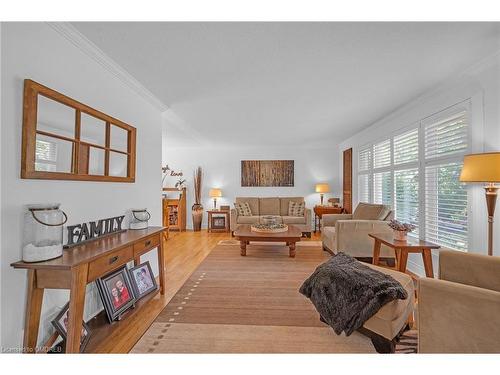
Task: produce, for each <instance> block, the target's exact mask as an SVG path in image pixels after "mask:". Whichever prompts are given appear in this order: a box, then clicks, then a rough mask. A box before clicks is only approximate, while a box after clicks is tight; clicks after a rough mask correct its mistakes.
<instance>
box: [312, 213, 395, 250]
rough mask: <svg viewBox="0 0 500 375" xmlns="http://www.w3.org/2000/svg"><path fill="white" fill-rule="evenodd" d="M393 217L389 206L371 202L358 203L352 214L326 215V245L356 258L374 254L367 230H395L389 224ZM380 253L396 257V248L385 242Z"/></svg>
mask: <svg viewBox="0 0 500 375" xmlns="http://www.w3.org/2000/svg"><path fill="white" fill-rule="evenodd" d="M392 217H393V214H392V211H391V208H390V207H389V206H386V205H383V204H369V203H359V204H358V206H357V207H356V209H355V210H354V212H353V213H352V214H328V215H323V217H322V223H321V240H322V242H323V249H324V250H325V251H328V252H329V253H331V254H336V253H337V252H340V251H341V252H344V253H346V254H349V255H351V256H353V257H355V258H372V257H373V239H372V238H371V237H369V236H368V233H392V229H391V228H390V227H389V226H388V225H387V221H388V220H390V219H392ZM380 257H381V258H389V259H394V258H395V254H394V250H391V249H390V248H388V247H386V246H383V245H382V248H381V249H380Z"/></svg>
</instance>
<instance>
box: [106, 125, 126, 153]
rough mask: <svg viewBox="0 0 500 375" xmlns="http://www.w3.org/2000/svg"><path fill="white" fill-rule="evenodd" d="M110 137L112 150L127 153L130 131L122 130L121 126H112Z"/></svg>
mask: <svg viewBox="0 0 500 375" xmlns="http://www.w3.org/2000/svg"><path fill="white" fill-rule="evenodd" d="M110 136H111V139H110V143H109V147H110V148H112V149H114V150H118V151H124V152H127V140H128V131H126V130H125V129H122V128H120V127H119V126H116V125H113V124H111V131H110Z"/></svg>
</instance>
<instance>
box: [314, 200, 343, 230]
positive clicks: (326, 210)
mask: <svg viewBox="0 0 500 375" xmlns="http://www.w3.org/2000/svg"><path fill="white" fill-rule="evenodd" d="M342 213H344V209H343V208H342V207H334V206H320V205H316V206H314V233H316V228H318V229H319V230H320V231H321V218H322V217H323V215H326V214H342Z"/></svg>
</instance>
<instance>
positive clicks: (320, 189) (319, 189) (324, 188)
mask: <svg viewBox="0 0 500 375" xmlns="http://www.w3.org/2000/svg"><path fill="white" fill-rule="evenodd" d="M329 192H330V186H329V185H328V184H316V193H329Z"/></svg>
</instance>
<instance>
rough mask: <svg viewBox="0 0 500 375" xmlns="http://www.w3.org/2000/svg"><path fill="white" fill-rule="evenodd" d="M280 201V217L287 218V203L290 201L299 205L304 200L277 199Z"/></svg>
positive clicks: (292, 198) (297, 198)
mask: <svg viewBox="0 0 500 375" xmlns="http://www.w3.org/2000/svg"><path fill="white" fill-rule="evenodd" d="M279 200H280V213H279V214H280V215H281V216H288V206H289V204H288V202H290V201H292V202H297V203H300V202H304V198H302V197H283V198H279Z"/></svg>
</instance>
